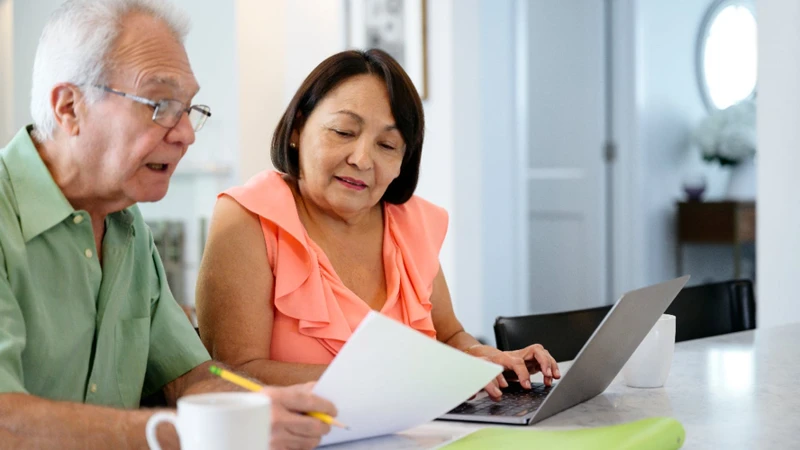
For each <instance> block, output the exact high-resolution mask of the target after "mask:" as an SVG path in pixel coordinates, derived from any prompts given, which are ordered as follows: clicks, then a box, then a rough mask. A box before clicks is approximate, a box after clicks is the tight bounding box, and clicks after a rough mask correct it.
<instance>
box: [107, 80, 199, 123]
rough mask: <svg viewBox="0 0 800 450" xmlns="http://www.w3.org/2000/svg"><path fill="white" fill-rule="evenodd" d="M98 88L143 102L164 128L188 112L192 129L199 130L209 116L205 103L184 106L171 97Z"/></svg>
mask: <svg viewBox="0 0 800 450" xmlns="http://www.w3.org/2000/svg"><path fill="white" fill-rule="evenodd" d="M94 87H96V88H98V89H102V90H104V91H106V92H109V93H111V94H116V95H119V96H121V97H125V98H129V99H131V100H133V101H135V102H139V103H142V104H145V105H147V106H149V107H151V108H153V122H155V123H157V124H159V125H161V126H162V127H164V128H173V127H175V125H177V124H178V122H180V120H181V117H182V116H183V113H188V114H189V122H190V123H191V124H192V128H194V131H195V132H197V131H200V129H201V128H203V125H205V123H206V120H208V118H209V117H211V108H209V107H208V106H206V105H191V106H188V107H187V106H186V104H184V103H183V102H180V101H178V100H172V99H162V100H158V101H155V100H150V99H149V98H144V97H139V96H138V95H133V94H128V93H127V92H122V91H118V90H116V89H111V88H110V87H108V86H102V85H96V86H94Z"/></svg>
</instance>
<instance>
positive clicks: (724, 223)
mask: <svg viewBox="0 0 800 450" xmlns="http://www.w3.org/2000/svg"><path fill="white" fill-rule="evenodd" d="M677 225H678V239H677V245H676V247H677V249H676V256H677V269H678V275H683V246H684V245H686V244H729V245H732V246H733V267H734V269H733V271H734V277H735V278H740V277H741V275H742V273H741V259H742V244H745V243H748V242H755V240H756V204H755V202H738V201H722V202H679V203H678V220H677Z"/></svg>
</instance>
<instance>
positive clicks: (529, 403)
mask: <svg viewBox="0 0 800 450" xmlns="http://www.w3.org/2000/svg"><path fill="white" fill-rule="evenodd" d="M553 387H554V386H550V387H548V386H545V385H544V384H541V383H533V384H532V385H531V389H525V388H523V387H522V386H520V384H519V383H509V386H508V387H507V388H505V389H503V390H502V391H503V396H502V397H501V398H500V401H497V402H495V401H493V400H492V399H491V398H489V397H488V396H487V397H483V398H480V399H475V400H470V401H468V402H464V403H462V404H460V405H458V406H457V407H455V409H453V410H452V411H450V412H449V414H469V415H476V416H517V417H522V416H524V415H526V414H528V413H531V412H533V411H536V410H537V409H539V406H541V405H542V402H543V401H544V399H545V398H546V397H547V394H549V393H550V391H551V390H552V389H553Z"/></svg>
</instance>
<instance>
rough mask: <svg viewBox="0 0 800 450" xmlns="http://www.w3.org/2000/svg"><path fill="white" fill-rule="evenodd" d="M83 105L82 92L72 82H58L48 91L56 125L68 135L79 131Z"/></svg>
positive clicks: (76, 133)
mask: <svg viewBox="0 0 800 450" xmlns="http://www.w3.org/2000/svg"><path fill="white" fill-rule="evenodd" d="M83 105H84V102H83V94H82V93H81V91H80V89H78V87H77V86H75V85H74V84H70V83H59V84H57V85H55V86H54V87H53V90H52V91H50V107H51V108H53V115H54V116H55V119H56V125H57V126H58V128H60V129H61V130H62V131H64V132H65V133H66V134H67V135H68V136H76V135H78V133H79V132H80V122H81V118H82V116H83V114H82V112H83Z"/></svg>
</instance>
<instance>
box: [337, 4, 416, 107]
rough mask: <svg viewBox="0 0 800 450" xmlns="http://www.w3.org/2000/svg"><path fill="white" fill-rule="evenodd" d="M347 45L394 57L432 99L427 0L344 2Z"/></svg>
mask: <svg viewBox="0 0 800 450" xmlns="http://www.w3.org/2000/svg"><path fill="white" fill-rule="evenodd" d="M343 1H344V12H345V13H344V20H345V27H344V29H345V46H346V47H347V48H352V49H361V50H367V49H370V48H379V49H381V50H384V51H385V52H387V53H389V54H390V55H392V57H394V58H395V59H396V60H397V61H398V62H399V63H400V65H401V66H403V69H404V70H405V71H406V73H408V76H409V78H411V81H412V82H413V83H414V86H416V87H417V91H418V92H419V96H420V97H421V98H422V99H423V100H425V99H427V98H428V75H427V57H428V55H427V42H426V41H427V35H426V33H427V32H426V28H427V24H426V17H425V16H426V12H425V10H426V5H425V2H426V0H343Z"/></svg>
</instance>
